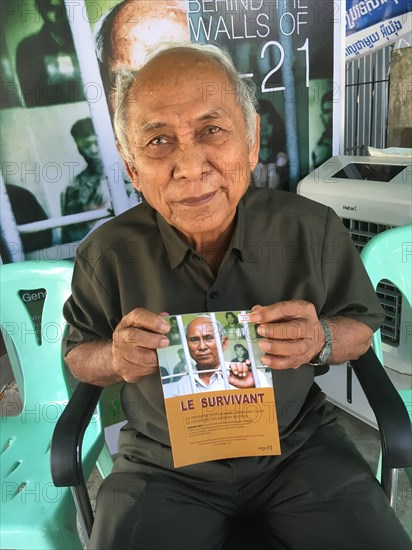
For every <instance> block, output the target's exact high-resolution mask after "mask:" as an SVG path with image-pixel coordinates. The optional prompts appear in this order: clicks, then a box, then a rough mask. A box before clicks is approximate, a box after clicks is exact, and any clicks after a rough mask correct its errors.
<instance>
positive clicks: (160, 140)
mask: <svg viewBox="0 0 412 550" xmlns="http://www.w3.org/2000/svg"><path fill="white" fill-rule="evenodd" d="M166 143H168V141H167V138H165V137H164V136H158V137H155V138H154V139H152V140H151V141H150V143H149V145H164V144H166Z"/></svg>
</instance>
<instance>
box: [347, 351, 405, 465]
mask: <svg viewBox="0 0 412 550" xmlns="http://www.w3.org/2000/svg"><path fill="white" fill-rule="evenodd" d="M351 363H352V366H353V369H354V371H355V373H356V376H357V377H358V380H359V383H360V385H361V386H362V389H363V391H364V392H365V395H366V397H367V399H368V401H369V404H370V406H371V407H372V410H373V412H374V414H375V416H376V420H377V423H378V426H379V431H380V435H381V442H382V455H383V457H385V460H386V461H387V465H388V467H390V468H406V467H408V466H411V465H412V438H411V435H412V434H411V422H410V419H409V414H408V411H407V409H406V406H405V403H404V402H403V400H402V398H401V396H400V395H399V393H398V391H397V390H396V388H395V387H394V385H393V384H392V381H391V379H390V378H389V376H388V375H387V373H386V371H385V369H384V368H383V367H382V364H381V362H380V361H379V359H378V358H377V356H376V354H375V352H374V351H373V349H372V348H369V350H368V351H367V352H366V353H365V355H363V356H362V357H360V358H359V359H356V360H354V361H351Z"/></svg>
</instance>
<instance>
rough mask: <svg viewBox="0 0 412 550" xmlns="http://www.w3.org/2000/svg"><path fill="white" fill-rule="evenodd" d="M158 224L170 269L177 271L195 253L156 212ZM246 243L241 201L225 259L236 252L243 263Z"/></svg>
mask: <svg viewBox="0 0 412 550" xmlns="http://www.w3.org/2000/svg"><path fill="white" fill-rule="evenodd" d="M156 217H157V224H158V227H159V231H160V234H161V235H162V239H163V243H164V245H165V248H166V252H167V255H168V257H169V262H170V268H171V269H175V268H176V267H177V266H178V265H180V264H181V263H182V262H183V260H184V259H185V257H186V255H187V253H188V252H194V251H192V249H191V248H190V246H189V245H188V244H186V243H185V241H184V240H183V239H182V238H181V237H180V236H179V235H178V233H177V231H176V230H175V229H174V227H172V226H171V225H170V224H168V223H167V221H166V220H165V219H164V218H163V216H161V215H160V214H159V212H156ZM244 242H245V213H244V206H243V201H242V200H241V201H240V203H239V205H238V208H237V213H236V218H235V231H234V233H233V236H232V240H231V242H230V245H229V247H228V251H227V254H226V255H225V258H226V257H227V256H228V255H229V254H230V252H231V251H232V250H234V251H235V252H236V253H237V254H238V256H239V258H240V260H241V261H244V258H243V248H244Z"/></svg>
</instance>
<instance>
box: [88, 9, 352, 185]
mask: <svg viewBox="0 0 412 550" xmlns="http://www.w3.org/2000/svg"><path fill="white" fill-rule="evenodd" d="M110 4H111V5H110V6H108V4H107V2H104V1H101V2H98V1H96V0H86V7H87V9H88V14H89V19H90V21H91V23H92V26H93V30H94V32H95V33H97V42H98V43H99V44H100V53H99V57H100V67H101V74H102V80H103V83H104V86H105V89H106V90H107V93H108V95H109V97H111V96H112V94H113V92H112V91H111V90H112V89H113V82H114V75H115V71H116V70H118V69H119V68H121V67H125V66H129V67H134V68H137V67H138V66H139V65H140V64H141V63H142V61H143V59H144V57H145V54H146V53H147V51H149V50H150V48H151V47H152V46H154V45H155V44H156V43H157V42H162V41H164V40H167V41H191V42H193V43H198V44H217V45H219V46H221V47H223V48H224V49H226V50H227V51H228V52H229V53H230V54H231V56H232V58H233V59H234V62H235V65H236V67H237V69H238V72H239V73H240V74H241V75H242V76H243V77H244V78H248V79H252V80H253V82H254V84H255V86H256V91H257V98H258V101H259V111H260V114H261V126H262V130H261V152H260V158H259V164H258V166H257V168H256V170H255V171H254V173H253V175H252V182H251V183H252V184H254V185H257V186H259V187H269V188H278V189H287V190H290V191H295V190H296V185H297V183H298V181H299V180H300V179H301V178H302V177H303V176H304V175H306V174H307V173H308V172H309V171H310V170H311V169H313V168H315V167H316V166H318V165H319V164H321V163H322V162H324V161H325V160H326V159H327V158H329V157H330V156H331V155H332V153H333V152H334V153H337V152H338V151H337V149H338V147H336V145H335V150H334V151H332V149H333V146H332V144H333V143H335V144H336V143H337V142H338V139H337V135H338V133H339V128H337V127H336V125H335V128H333V124H332V119H333V110H334V107H335V110H339V108H341V107H342V104H340V100H341V99H343V93H342V91H343V90H342V88H341V82H340V79H339V78H337V77H336V75H337V74H339V67H340V66H341V62H340V61H341V59H343V55H342V56H340V55H339V52H338V51H337V50H338V48H337V45H338V43H339V39H340V38H341V36H340V34H341V33H340V28H341V25H340V2H333V1H330V0H320V1H317V0H152V1H150V2H147V1H145V0H140V1H139V0H138V1H133V0H129V1H127V0H126V1H123V2H118V3H113V2H111V3H110ZM108 8H110V9H111V11H110V10H108ZM166 8H167V9H166ZM334 53H335V56H334ZM342 53H343V46H342ZM208 92H209V93H213V90H208ZM342 108H343V107H342ZM334 134H335V135H334ZM334 138H335V139H334Z"/></svg>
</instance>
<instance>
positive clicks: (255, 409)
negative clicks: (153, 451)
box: [157, 311, 281, 468]
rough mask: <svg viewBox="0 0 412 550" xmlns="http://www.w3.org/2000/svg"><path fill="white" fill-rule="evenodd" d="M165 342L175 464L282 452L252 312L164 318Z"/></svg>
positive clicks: (162, 353) (163, 366) (162, 361)
mask: <svg viewBox="0 0 412 550" xmlns="http://www.w3.org/2000/svg"><path fill="white" fill-rule="evenodd" d="M165 320H166V321H167V322H168V323H169V324H170V326H171V330H170V332H169V333H168V334H167V336H168V338H169V340H170V345H169V346H168V347H167V348H162V349H158V350H157V352H158V357H159V365H160V376H161V380H162V387H163V394H164V398H165V406H166V414H167V422H168V426H169V433H170V440H171V445H172V454H173V462H174V466H175V467H176V468H177V467H180V466H187V465H189V464H196V463H198V462H207V461H209V460H218V459H223V458H236V457H241V456H263V455H279V454H280V453H281V451H280V442H279V430H278V423H277V417H276V406H275V394H274V389H273V383H272V375H271V371H270V369H269V368H267V367H265V366H264V365H262V364H261V362H260V357H262V355H263V352H262V351H261V350H260V348H259V347H258V345H257V342H258V339H259V336H258V335H257V333H256V326H255V325H254V324H253V323H250V322H249V316H248V312H247V311H220V312H215V313H196V314H184V315H173V316H169V317H165Z"/></svg>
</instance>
